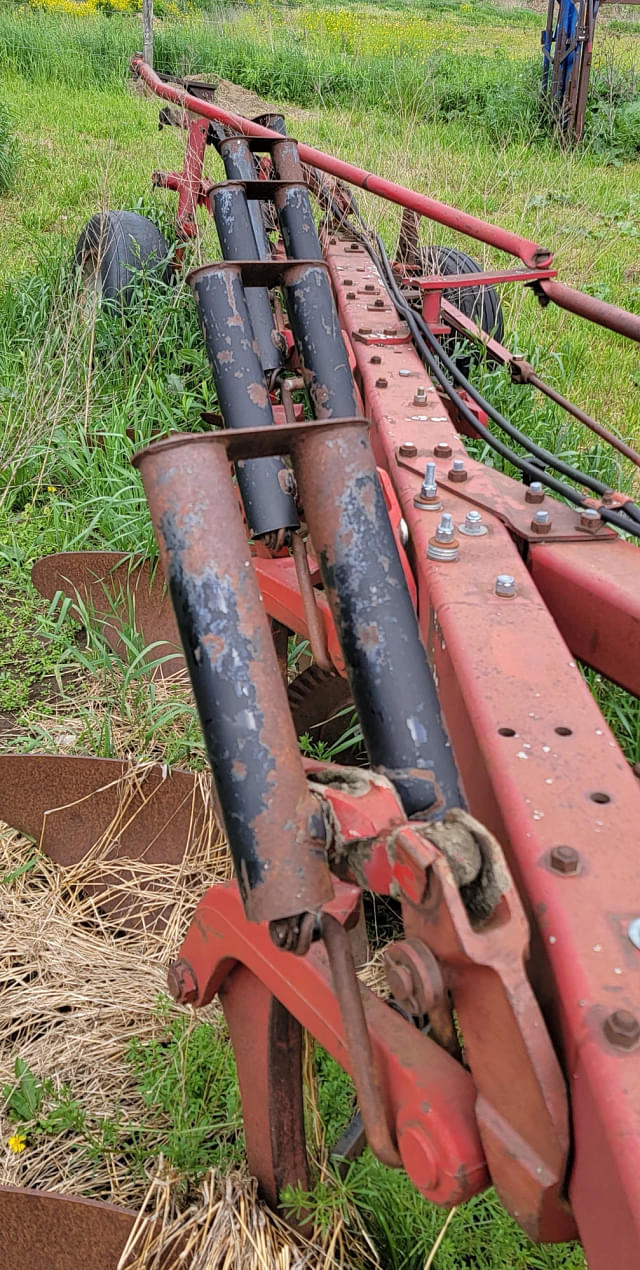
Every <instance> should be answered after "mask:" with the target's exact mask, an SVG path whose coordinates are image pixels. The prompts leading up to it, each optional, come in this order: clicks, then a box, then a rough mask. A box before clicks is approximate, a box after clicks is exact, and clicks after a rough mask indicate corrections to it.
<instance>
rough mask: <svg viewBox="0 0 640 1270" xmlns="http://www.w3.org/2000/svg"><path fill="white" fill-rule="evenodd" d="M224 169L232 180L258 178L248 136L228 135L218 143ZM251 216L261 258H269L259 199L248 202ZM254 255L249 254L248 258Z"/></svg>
mask: <svg viewBox="0 0 640 1270" xmlns="http://www.w3.org/2000/svg"><path fill="white" fill-rule="evenodd" d="M218 149H219V151H220V156H221V158H222V162H223V163H224V170H225V172H226V174H227V176H228V178H229V180H230V181H255V180H256V178H257V175H258V173H257V168H256V161H255V158H254V156H253V153H252V151H251V147H250V145H249V141H248V138H247V137H226V138H225V139H224V141H221V142H220V143H219V145H218ZM247 206H248V208H249V216H250V218H251V224H252V226H253V233H254V236H255V240H256V246H257V249H258V256H259V258H260V260H267V259H268V258H269V256H270V255H271V248H270V246H269V239H268V238H267V231H266V229H265V224H264V219H263V216H262V204H261V203H260V202H259V201H258V200H257V199H253V198H252V199H249V200H248V202H247ZM249 259H253V257H249V256H247V260H249Z"/></svg>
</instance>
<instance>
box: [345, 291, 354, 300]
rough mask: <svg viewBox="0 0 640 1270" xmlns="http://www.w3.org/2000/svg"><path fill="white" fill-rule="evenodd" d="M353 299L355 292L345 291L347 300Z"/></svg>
mask: <svg viewBox="0 0 640 1270" xmlns="http://www.w3.org/2000/svg"><path fill="white" fill-rule="evenodd" d="M355 298H356V293H355V291H347V300H355Z"/></svg>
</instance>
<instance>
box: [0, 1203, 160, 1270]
mask: <svg viewBox="0 0 640 1270" xmlns="http://www.w3.org/2000/svg"><path fill="white" fill-rule="evenodd" d="M135 1219H136V1214H135V1213H130V1212H127V1210H126V1209H124V1208H116V1206H115V1205H114V1204H100V1203H97V1202H96V1201H95V1200H90V1199H78V1198H77V1197H75V1196H69V1195H56V1194H55V1193H54V1192H53V1191H36V1190H31V1189H22V1188H19V1187H13V1186H3V1187H0V1227H1V1228H2V1254H1V1257H0V1264H1V1265H2V1270H116V1267H117V1265H118V1260H119V1258H120V1254H121V1253H122V1251H123V1249H124V1246H125V1244H126V1242H127V1239H128V1238H129V1235H130V1233H131V1230H132V1227H133V1224H134V1222H135Z"/></svg>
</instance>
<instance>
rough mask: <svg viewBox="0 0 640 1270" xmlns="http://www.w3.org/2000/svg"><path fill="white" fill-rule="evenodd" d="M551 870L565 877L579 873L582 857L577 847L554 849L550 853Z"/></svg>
mask: <svg viewBox="0 0 640 1270" xmlns="http://www.w3.org/2000/svg"><path fill="white" fill-rule="evenodd" d="M549 868H550V869H552V870H553V872H554V873H562V874H564V875H565V876H566V875H568V874H572V873H577V872H578V870H579V868H580V856H579V855H578V852H577V851H576V849H575V847H552V848H551V850H550V852H549Z"/></svg>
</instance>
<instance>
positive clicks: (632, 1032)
mask: <svg viewBox="0 0 640 1270" xmlns="http://www.w3.org/2000/svg"><path fill="white" fill-rule="evenodd" d="M602 1030H603V1032H604V1034H605V1036H606V1038H607V1040H608V1042H609V1044H610V1045H615V1047H616V1049H620V1050H630V1049H633V1047H634V1045H637V1044H638V1041H640V1023H639V1022H638V1020H637V1018H636V1016H635V1014H632V1013H631V1011H630V1010H614V1011H613V1014H608V1015H607V1017H606V1019H605V1021H604V1023H603V1024H602Z"/></svg>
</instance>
